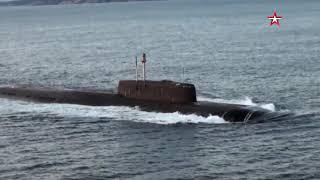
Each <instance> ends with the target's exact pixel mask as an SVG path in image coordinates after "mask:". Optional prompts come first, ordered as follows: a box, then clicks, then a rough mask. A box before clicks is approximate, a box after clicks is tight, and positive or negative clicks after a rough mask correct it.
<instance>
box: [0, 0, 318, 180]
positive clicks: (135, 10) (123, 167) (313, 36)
mask: <svg viewBox="0 0 320 180" xmlns="http://www.w3.org/2000/svg"><path fill="white" fill-rule="evenodd" d="M275 9H276V10H277V12H278V15H281V16H283V19H282V20H280V23H281V26H280V28H278V27H276V26H273V27H270V26H269V20H268V19H267V16H270V15H272V13H273V11H274V10H275ZM319 17H320V1H318V0H308V1H298V0H283V1H264V0H254V1H253V0H252V1H251V0H241V1H240V0H234V1H231V0H169V1H157V2H130V3H107V4H83V5H66V6H38V7H33V6H22V7H1V8H0V40H1V41H0V85H1V86H5V85H28V86H41V87H55V88H80V89H100V90H103V89H107V90H110V89H114V88H115V87H116V86H117V83H118V80H120V79H134V78H135V77H134V75H135V70H134V56H136V55H137V56H140V55H141V53H142V52H146V53H147V58H148V62H147V78H148V79H156V80H161V79H170V80H176V81H184V82H191V83H194V84H195V85H196V87H197V93H198V96H199V98H200V99H202V100H209V101H223V102H233V103H239V104H247V105H252V106H259V107H261V108H266V109H269V110H271V111H274V112H275V113H282V112H284V113H288V114H290V115H289V116H281V117H274V118H270V119H267V120H265V121H263V122H260V123H250V122H249V123H246V124H244V123H237V124H232V123H228V122H225V121H224V120H223V119H221V118H219V117H215V116H210V117H207V118H206V117H200V116H196V115H181V114H179V113H152V112H149V113H147V112H142V111H140V110H139V108H128V107H112V106H111V107H89V106H80V105H67V104H39V103H33V102H24V101H20V100H10V99H5V98H0V179H109V178H110V179H148V180H149V179H290V180H291V179H319V178H320V141H319V136H320V20H319Z"/></svg>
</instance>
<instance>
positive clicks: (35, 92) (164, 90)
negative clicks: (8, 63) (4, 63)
mask: <svg viewBox="0 0 320 180" xmlns="http://www.w3.org/2000/svg"><path fill="white" fill-rule="evenodd" d="M141 62H142V64H143V79H142V80H139V79H138V66H137V57H136V79H135V80H120V81H119V83H118V88H117V92H116V93H114V92H107V91H102V90H77V89H53V88H43V87H27V86H2V87H0V97H5V98H14V99H20V100H26V101H34V102H39V103H65V104H79V105H88V106H129V107H138V108H139V109H140V110H142V111H148V112H166V113H171V112H179V113H181V114H196V115H199V116H204V117H208V116H210V115H215V116H219V117H221V118H223V119H224V120H226V121H229V122H248V121H251V120H255V119H259V118H263V116H264V115H266V114H268V113H270V111H268V110H266V109H262V108H258V107H251V106H246V105H239V104H228V103H216V102H207V101H197V95H196V88H195V86H194V85H193V84H190V83H182V82H175V81H168V80H162V81H153V80H146V79H145V77H146V76H145V64H146V55H145V54H143V56H142V60H141Z"/></svg>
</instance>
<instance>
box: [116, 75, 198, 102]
mask: <svg viewBox="0 0 320 180" xmlns="http://www.w3.org/2000/svg"><path fill="white" fill-rule="evenodd" d="M118 94H120V95H121V96H124V97H126V98H130V99H137V100H143V101H153V102H159V103H171V104H186V103H193V102H196V101H197V96H196V89H195V86H194V85H193V84H188V83H179V82H174V81H166V80H163V81H135V80H122V81H119V85H118Z"/></svg>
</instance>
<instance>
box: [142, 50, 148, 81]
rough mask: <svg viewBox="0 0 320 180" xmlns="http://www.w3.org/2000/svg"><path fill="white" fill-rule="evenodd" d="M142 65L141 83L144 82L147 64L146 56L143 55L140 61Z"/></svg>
mask: <svg viewBox="0 0 320 180" xmlns="http://www.w3.org/2000/svg"><path fill="white" fill-rule="evenodd" d="M141 62H142V64H143V69H142V72H143V81H144V82H145V81H146V62H147V58H146V54H145V53H143V54H142V60H141Z"/></svg>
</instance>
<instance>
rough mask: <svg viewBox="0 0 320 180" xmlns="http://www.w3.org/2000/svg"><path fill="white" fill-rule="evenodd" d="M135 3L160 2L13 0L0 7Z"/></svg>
mask: <svg viewBox="0 0 320 180" xmlns="http://www.w3.org/2000/svg"><path fill="white" fill-rule="evenodd" d="M134 1H159V0H13V1H7V2H0V6H26V5H30V6H41V5H59V4H83V3H110V2H134Z"/></svg>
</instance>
